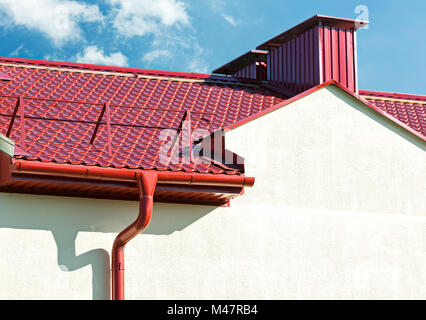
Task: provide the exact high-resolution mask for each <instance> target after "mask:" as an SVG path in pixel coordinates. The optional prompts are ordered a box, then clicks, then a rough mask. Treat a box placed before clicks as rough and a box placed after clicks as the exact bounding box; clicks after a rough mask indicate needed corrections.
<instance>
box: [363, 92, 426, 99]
mask: <svg viewBox="0 0 426 320" xmlns="http://www.w3.org/2000/svg"><path fill="white" fill-rule="evenodd" d="M359 94H360V95H361V96H374V97H377V98H391V99H392V98H393V99H402V100H404V99H406V100H421V101H426V95H420V94H411V93H399V92H386V91H377V90H359Z"/></svg>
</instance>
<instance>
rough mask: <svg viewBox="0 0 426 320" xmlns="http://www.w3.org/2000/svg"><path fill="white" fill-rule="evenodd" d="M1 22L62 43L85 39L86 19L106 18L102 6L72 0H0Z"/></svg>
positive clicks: (96, 20)
mask: <svg viewBox="0 0 426 320" xmlns="http://www.w3.org/2000/svg"><path fill="white" fill-rule="evenodd" d="M0 12H2V13H3V16H4V17H3V18H4V19H3V20H2V21H0V25H3V26H14V25H20V26H24V27H26V28H28V29H35V30H38V31H40V32H42V33H44V34H45V35H47V36H48V37H49V38H51V39H52V40H53V41H54V43H55V44H56V45H58V46H60V45H62V44H63V43H64V42H67V41H73V40H79V39H81V28H80V26H79V23H82V22H99V21H102V18H103V17H102V14H101V12H100V11H99V7H98V6H96V5H89V4H86V3H84V2H82V1H78V2H77V1H71V0H0Z"/></svg>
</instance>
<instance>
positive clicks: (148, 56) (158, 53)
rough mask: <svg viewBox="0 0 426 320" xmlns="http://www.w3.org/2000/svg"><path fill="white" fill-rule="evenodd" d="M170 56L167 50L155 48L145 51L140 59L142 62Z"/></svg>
mask: <svg viewBox="0 0 426 320" xmlns="http://www.w3.org/2000/svg"><path fill="white" fill-rule="evenodd" d="M171 56H172V54H171V53H170V52H169V51H167V50H159V49H156V50H152V51H150V52H147V53H145V54H144V55H143V57H142V59H141V60H142V61H143V62H147V63H151V62H153V61H155V60H158V59H159V58H170V57H171Z"/></svg>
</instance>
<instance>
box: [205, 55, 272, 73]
mask: <svg viewBox="0 0 426 320" xmlns="http://www.w3.org/2000/svg"><path fill="white" fill-rule="evenodd" d="M267 55H268V51H263V50H251V51H249V52H246V53H244V54H243V55H241V56H239V57H238V58H236V59H234V60H232V61H231V62H228V63H227V64H225V65H223V66H221V67H220V68H217V69H216V70H213V72H212V73H216V74H227V75H232V74H235V73H237V72H238V71H240V70H241V69H242V68H244V67H246V66H249V65H251V64H253V63H255V62H258V61H263V62H266V59H267Z"/></svg>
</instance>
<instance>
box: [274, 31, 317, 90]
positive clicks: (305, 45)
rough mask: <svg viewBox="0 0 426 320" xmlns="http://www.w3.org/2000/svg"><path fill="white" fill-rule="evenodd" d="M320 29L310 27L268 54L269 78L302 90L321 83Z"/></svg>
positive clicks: (293, 88) (290, 87)
mask: <svg viewBox="0 0 426 320" xmlns="http://www.w3.org/2000/svg"><path fill="white" fill-rule="evenodd" d="M318 49H319V45H318V29H317V28H315V29H310V30H308V31H306V32H304V33H302V34H301V35H300V36H299V37H297V38H294V39H292V40H290V41H288V42H286V43H284V44H283V45H282V46H281V47H278V48H276V49H274V50H271V51H270V53H269V56H268V80H270V81H273V82H275V83H276V84H278V85H279V84H281V85H282V84H284V85H285V86H286V87H288V88H289V89H291V90H293V91H295V92H302V91H305V90H307V89H309V88H312V87H313V86H315V85H317V84H319V80H320V79H319V71H318V68H319V61H318V60H319V55H318Z"/></svg>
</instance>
